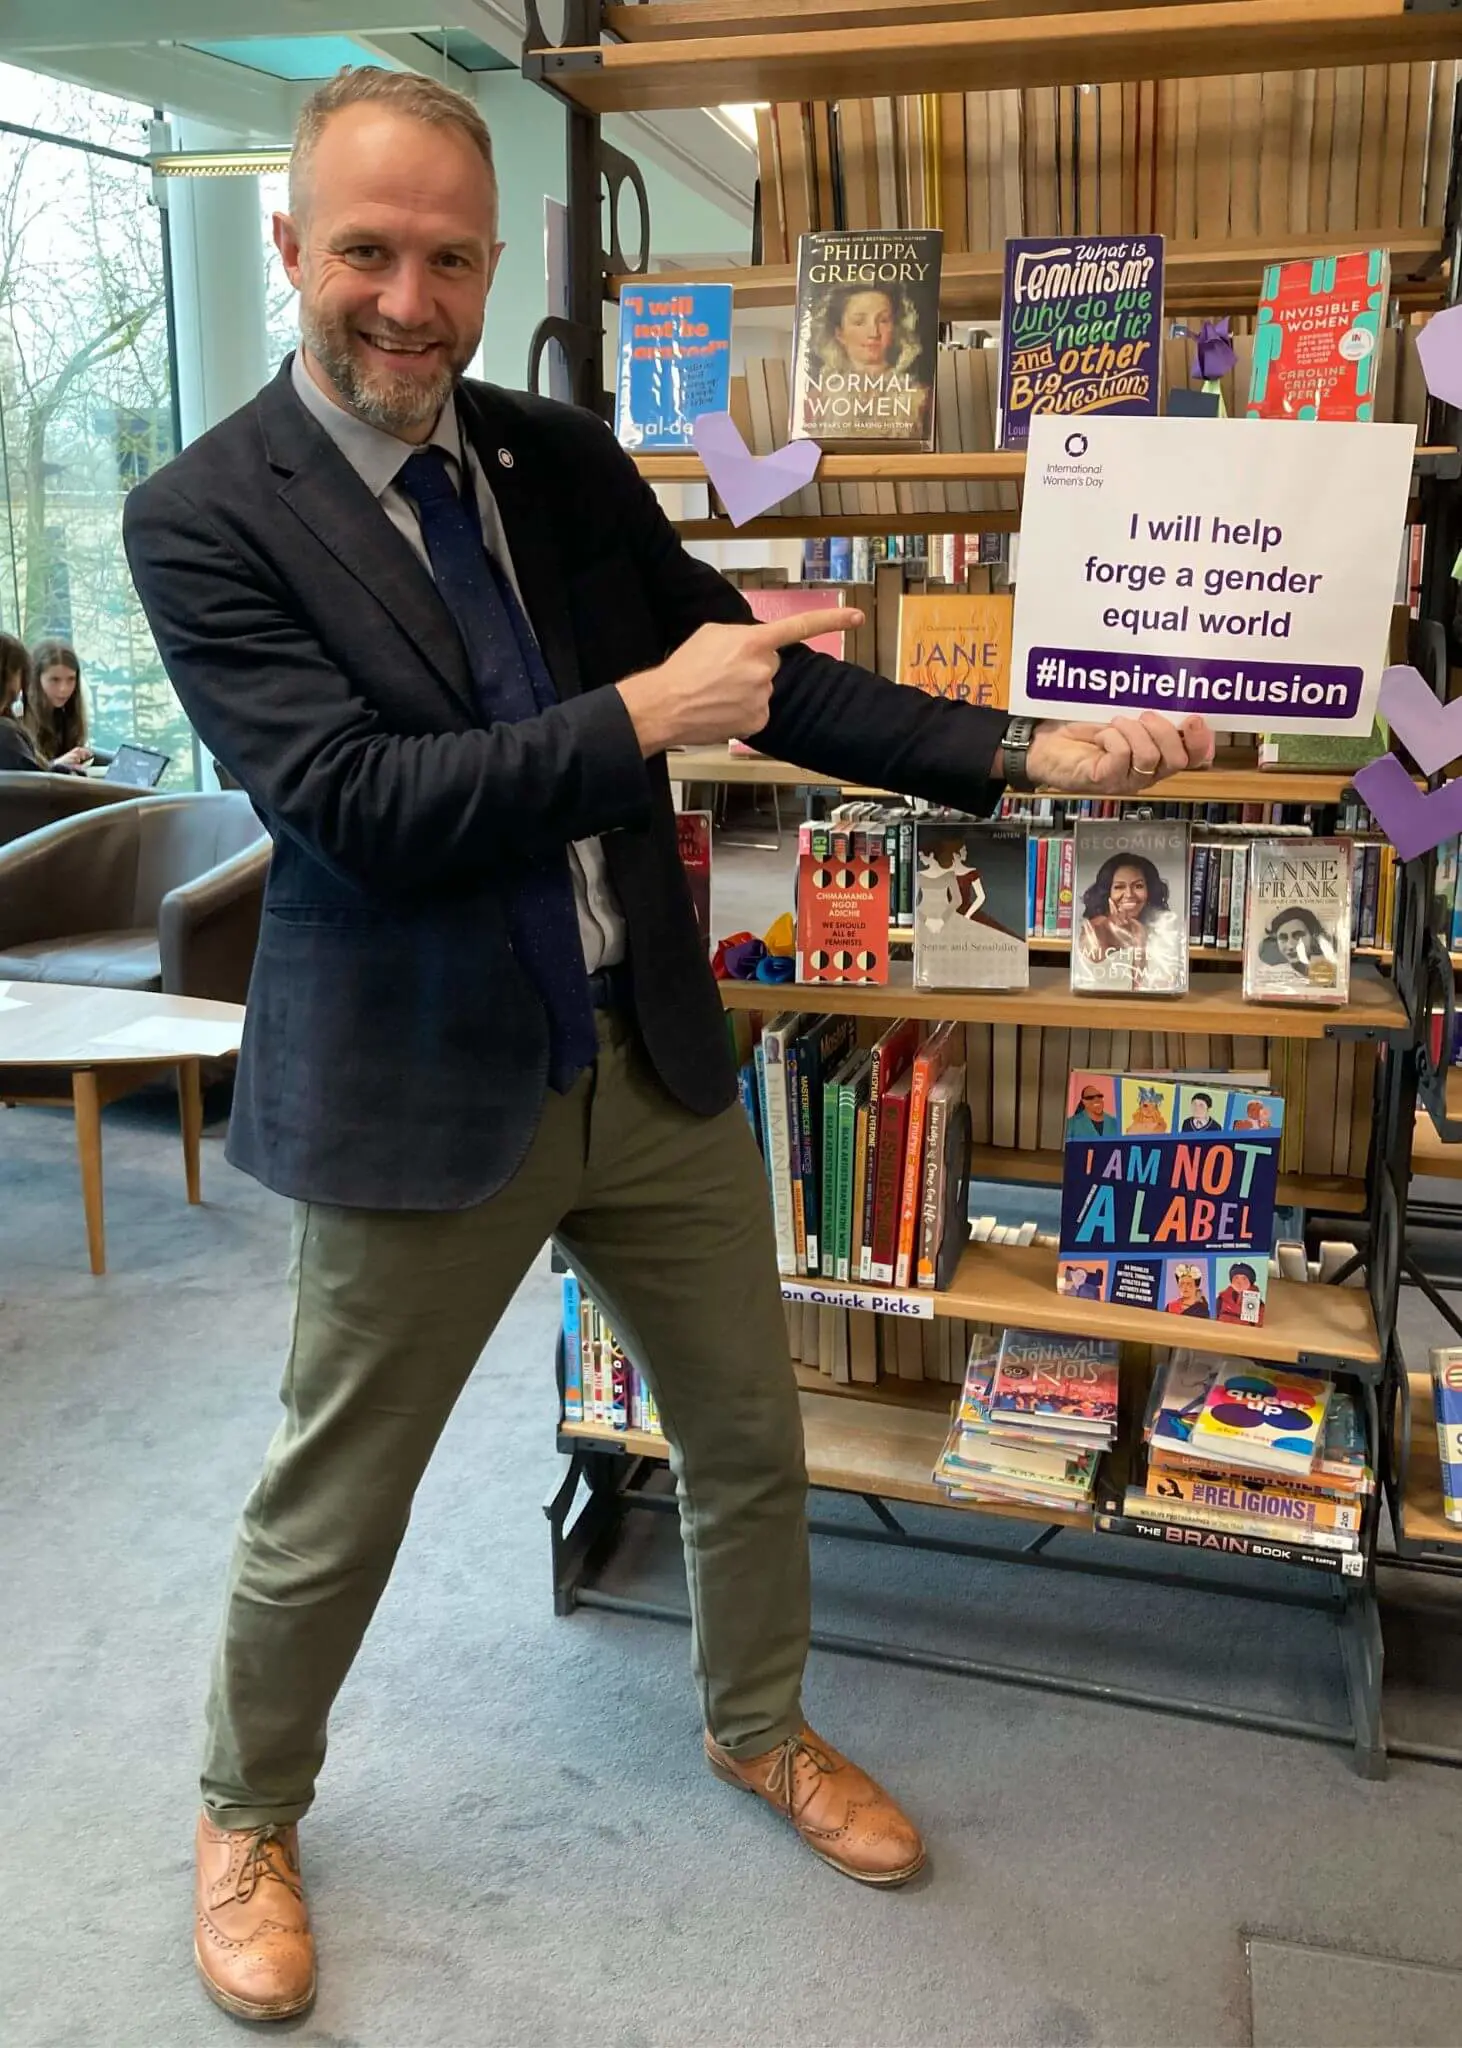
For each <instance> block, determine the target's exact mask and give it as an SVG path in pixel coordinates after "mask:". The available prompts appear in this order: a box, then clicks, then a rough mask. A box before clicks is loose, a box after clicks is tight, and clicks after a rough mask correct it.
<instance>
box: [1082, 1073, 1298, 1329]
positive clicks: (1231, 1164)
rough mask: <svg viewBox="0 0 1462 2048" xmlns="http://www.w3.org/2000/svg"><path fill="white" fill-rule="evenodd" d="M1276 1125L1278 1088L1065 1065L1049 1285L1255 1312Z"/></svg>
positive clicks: (1191, 1312)
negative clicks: (1055, 1254)
mask: <svg viewBox="0 0 1462 2048" xmlns="http://www.w3.org/2000/svg"><path fill="white" fill-rule="evenodd" d="M1283 1131H1284V1102H1283V1099H1282V1098H1281V1097H1279V1096H1277V1095H1270V1094H1268V1093H1266V1092H1263V1091H1261V1090H1258V1089H1250V1088H1247V1087H1239V1088H1234V1087H1225V1086H1222V1085H1221V1084H1220V1083H1218V1082H1214V1081H1204V1082H1203V1083H1202V1084H1201V1085H1199V1084H1197V1083H1195V1082H1192V1081H1186V1080H1183V1079H1182V1078H1180V1077H1164V1076H1161V1075H1143V1074H1113V1073H1093V1072H1090V1071H1087V1070H1080V1071H1078V1072H1076V1073H1073V1074H1072V1075H1071V1077H1070V1079H1069V1082H1068V1084H1067V1093H1066V1147H1065V1158H1064V1163H1063V1172H1062V1180H1061V1232H1060V1253H1059V1258H1058V1262H1057V1278H1056V1284H1057V1288H1058V1290H1059V1291H1060V1292H1061V1293H1062V1294H1067V1295H1075V1296H1077V1297H1078V1298H1079V1299H1081V1300H1085V1301H1104V1302H1118V1303H1121V1304H1122V1305H1123V1306H1124V1307H1127V1308H1144V1309H1153V1310H1156V1311H1158V1312H1160V1313H1166V1314H1168V1315H1173V1316H1189V1317H1195V1318H1203V1319H1204V1320H1207V1321H1213V1322H1223V1323H1233V1324H1235V1325H1240V1326H1242V1325H1246V1324H1247V1325H1251V1326H1252V1325H1255V1324H1259V1323H1262V1322H1263V1320H1264V1300H1265V1296H1266V1295H1267V1293H1268V1290H1269V1263H1270V1261H1269V1252H1270V1246H1271V1243H1272V1241H1273V1236H1274V1194H1275V1188H1276V1186H1277V1183H1278V1175H1279V1147H1280V1142H1281V1139H1282V1137H1283ZM1235 1334H1236V1337H1237V1331H1236V1333H1235Z"/></svg>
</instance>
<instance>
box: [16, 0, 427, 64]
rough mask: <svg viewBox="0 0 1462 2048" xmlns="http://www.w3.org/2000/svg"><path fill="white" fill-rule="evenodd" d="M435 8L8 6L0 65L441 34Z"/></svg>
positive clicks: (348, 0)
mask: <svg viewBox="0 0 1462 2048" xmlns="http://www.w3.org/2000/svg"><path fill="white" fill-rule="evenodd" d="M438 19H439V7H438V5H437V4H435V0H202V4H200V0H126V4H125V5H121V4H119V0H71V4H69V5H67V6H64V7H58V6H57V5H56V4H55V0H5V6H4V8H3V9H0V57H4V56H10V55H14V54H20V53H24V52H28V51H56V50H92V49H95V48H96V47H97V46H98V45H99V44H101V43H120V42H125V43H132V44H147V43H169V42H178V43H186V42H203V41H207V42H210V43H217V42H231V41H233V40H235V39H236V38H239V37H243V36H312V35H313V36H322V35H346V36H348V35H354V34H356V33H358V32H360V31H364V32H365V33H367V34H370V33H373V32H374V31H375V30H377V29H387V30H398V31H404V30H410V29H413V28H428V29H429V28H435V27H436V26H437V22H438Z"/></svg>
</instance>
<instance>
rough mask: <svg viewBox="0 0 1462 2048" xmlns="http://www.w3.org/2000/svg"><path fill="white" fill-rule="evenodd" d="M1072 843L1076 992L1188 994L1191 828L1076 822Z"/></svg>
mask: <svg viewBox="0 0 1462 2048" xmlns="http://www.w3.org/2000/svg"><path fill="white" fill-rule="evenodd" d="M1074 837H1075V842H1076V848H1075V858H1074V864H1073V876H1072V894H1073V899H1074V900H1073V904H1072V918H1073V922H1074V924H1075V928H1076V939H1075V943H1074V944H1073V946H1072V948H1071V986H1072V989H1073V991H1076V992H1078V993H1082V994H1090V995H1104V994H1105V995H1111V994H1117V993H1120V994H1123V995H1133V994H1142V995H1165V996H1177V995H1184V994H1186V992H1187V988H1188V918H1187V907H1188V827H1187V825H1186V824H1175V823H1156V822H1152V823H1144V822H1142V821H1139V820H1129V819H1125V818H1100V819H1094V818H1078V819H1077V821H1076V826H1075V832H1074Z"/></svg>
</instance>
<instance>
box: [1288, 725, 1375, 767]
mask: <svg viewBox="0 0 1462 2048" xmlns="http://www.w3.org/2000/svg"><path fill="white" fill-rule="evenodd" d="M1390 744H1391V737H1390V728H1389V727H1388V726H1387V725H1386V724H1385V723H1384V722H1383V721H1382V720H1381V719H1379V718H1378V719H1377V720H1376V722H1375V724H1374V725H1373V726H1372V727H1371V730H1370V731H1369V732H1368V733H1359V734H1356V735H1355V736H1354V737H1351V738H1347V737H1346V736H1345V735H1344V734H1338V733H1328V732H1276V733H1263V734H1261V735H1260V739H1259V766H1260V767H1261V768H1318V769H1322V770H1323V769H1330V770H1332V771H1344V770H1347V769H1351V768H1364V767H1365V765H1366V763H1367V762H1368V761H1376V760H1379V759H1380V757H1381V755H1382V754H1384V753H1385V751H1386V749H1387V748H1388V747H1389V746H1390Z"/></svg>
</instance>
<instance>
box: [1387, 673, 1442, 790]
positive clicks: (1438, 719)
mask: <svg viewBox="0 0 1462 2048" xmlns="http://www.w3.org/2000/svg"><path fill="white" fill-rule="evenodd" d="M1376 708H1377V709H1378V710H1379V712H1380V714H1381V716H1382V718H1384V719H1385V721H1386V723H1387V724H1388V725H1389V726H1390V728H1391V730H1392V732H1394V733H1395V735H1396V737H1397V738H1398V739H1399V740H1400V741H1401V744H1402V745H1403V746H1404V747H1405V749H1406V751H1407V753H1408V754H1410V756H1411V758H1412V760H1413V761H1415V763H1416V765H1417V767H1418V768H1419V769H1420V770H1421V772H1422V774H1423V775H1435V774H1436V772H1437V770H1438V769H1439V768H1445V767H1446V765H1447V763H1448V762H1449V761H1455V760H1456V759H1457V757H1458V755H1459V754H1462V702H1456V703H1451V704H1444V703H1443V702H1442V700H1441V698H1440V697H1438V696H1437V694H1436V692H1435V690H1433V689H1432V688H1431V686H1430V685H1429V684H1428V682H1427V680H1426V678H1425V677H1424V676H1423V675H1421V674H1420V673H1419V671H1418V670H1416V669H1414V668H1410V667H1406V666H1401V667H1397V668H1388V669H1387V670H1386V672H1385V674H1384V675H1383V676H1382V677H1381V694H1380V697H1379V699H1378V700H1377V707H1376Z"/></svg>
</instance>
